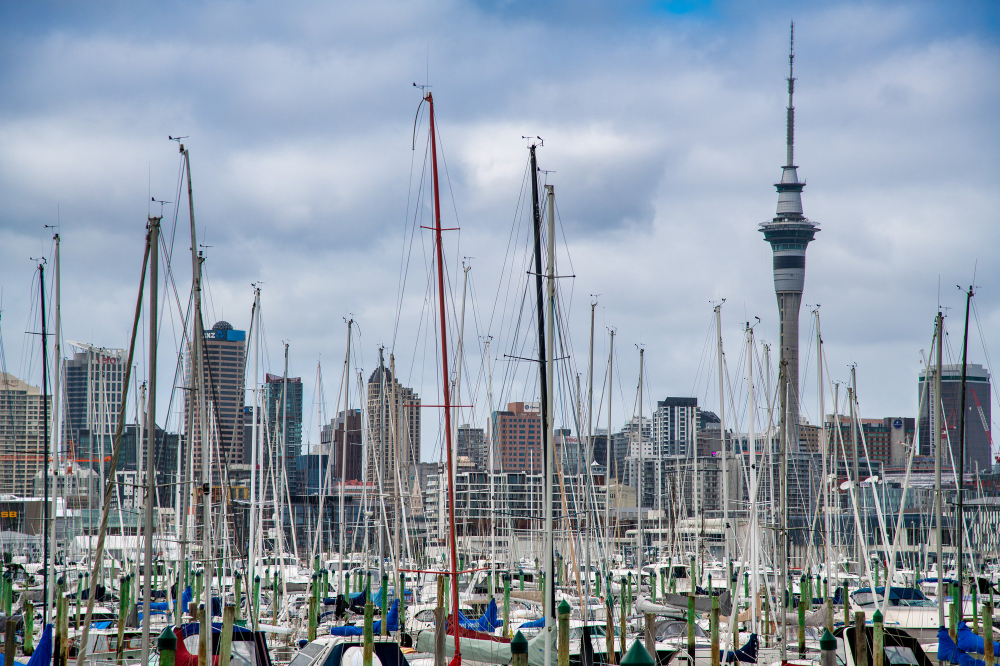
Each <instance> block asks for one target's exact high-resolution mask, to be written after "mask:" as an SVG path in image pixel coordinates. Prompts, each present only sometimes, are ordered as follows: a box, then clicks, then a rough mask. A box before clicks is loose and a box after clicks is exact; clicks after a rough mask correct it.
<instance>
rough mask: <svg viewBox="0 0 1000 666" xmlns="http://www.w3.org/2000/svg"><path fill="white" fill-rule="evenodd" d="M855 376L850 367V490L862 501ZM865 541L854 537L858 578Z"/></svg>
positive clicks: (863, 555)
mask: <svg viewBox="0 0 1000 666" xmlns="http://www.w3.org/2000/svg"><path fill="white" fill-rule="evenodd" d="M856 380H857V375H856V374H855V372H854V366H853V365H852V366H851V385H850V386H849V387H848V388H847V402H848V403H849V406H850V410H851V467H852V473H853V474H854V485H853V486H852V488H851V490H852V492H854V493H855V494H856V495H857V496H858V497H859V498H861V499H862V501H863V500H864V494H863V493H861V492H860V484H861V468H860V464H859V462H858V420H857V415H856V414H855V412H854V404H855V402H856V401H857V396H856V395H855V392H856V391H857V383H856ZM859 527H860V528H861V529H862V530H864V524H863V523H861V524H860V525H859ZM866 541H867V539H866V538H865V534H864V533H863V532H862V533H860V534H855V535H854V556H855V558H856V559H857V567H858V576H859V577H860V576H861V575H862V572H864V571H866V570H867V569H868V566H867V565H865V567H863V568H862V566H861V561H862V560H863V559H864V558H865V547H864V544H865V543H866Z"/></svg>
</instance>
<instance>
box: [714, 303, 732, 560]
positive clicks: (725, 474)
mask: <svg viewBox="0 0 1000 666" xmlns="http://www.w3.org/2000/svg"><path fill="white" fill-rule="evenodd" d="M724 302H725V299H723V303H724ZM715 332H716V338H717V343H718V350H717V352H716V356H718V362H719V430H720V431H721V437H722V458H721V464H722V535H723V536H722V546H723V551H724V553H725V555H724V561H723V564H726V563H728V562H729V559H730V554H729V468H728V467H727V466H726V382H725V364H724V363H723V356H722V303H719V304H718V305H716V306H715Z"/></svg>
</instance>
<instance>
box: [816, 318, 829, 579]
mask: <svg viewBox="0 0 1000 666" xmlns="http://www.w3.org/2000/svg"><path fill="white" fill-rule="evenodd" d="M816 366H817V367H816V379H817V388H818V389H819V391H818V392H819V450H820V453H821V454H822V457H823V481H822V483H821V486H822V488H823V576H824V577H825V578H826V579H827V580H828V581H830V582H831V583H832V579H831V578H830V561H831V560H832V557H833V554H832V553H831V552H830V478H829V474H830V470H829V461H828V460H827V458H828V457H829V451H828V449H829V446H828V445H827V441H826V417H825V411H826V396H825V394H824V386H823V334H822V333H821V332H820V326H819V307H818V306H817V307H816Z"/></svg>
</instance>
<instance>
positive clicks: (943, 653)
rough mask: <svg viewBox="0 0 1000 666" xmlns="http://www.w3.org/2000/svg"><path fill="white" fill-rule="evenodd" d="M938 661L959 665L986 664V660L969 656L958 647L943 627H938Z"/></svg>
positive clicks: (974, 665) (978, 665)
mask: <svg viewBox="0 0 1000 666" xmlns="http://www.w3.org/2000/svg"><path fill="white" fill-rule="evenodd" d="M937 657H938V661H939V662H942V663H952V664H958V665H959V666H986V662H985V661H983V660H981V659H976V658H974V657H970V656H969V655H967V654H965V653H964V652H962V651H961V650H960V649H958V646H957V645H955V641H953V640H951V636H949V635H948V630H947V629H945V628H944V627H941V628H940V629H938V653H937Z"/></svg>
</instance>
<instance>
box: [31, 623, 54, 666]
mask: <svg viewBox="0 0 1000 666" xmlns="http://www.w3.org/2000/svg"><path fill="white" fill-rule="evenodd" d="M51 663H52V625H51V624H47V625H45V631H43V632H42V637H41V638H40V639H38V646H37V647H36V648H35V651H34V652H33V653H32V654H31V659H29V660H28V666H49V664H51Z"/></svg>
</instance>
